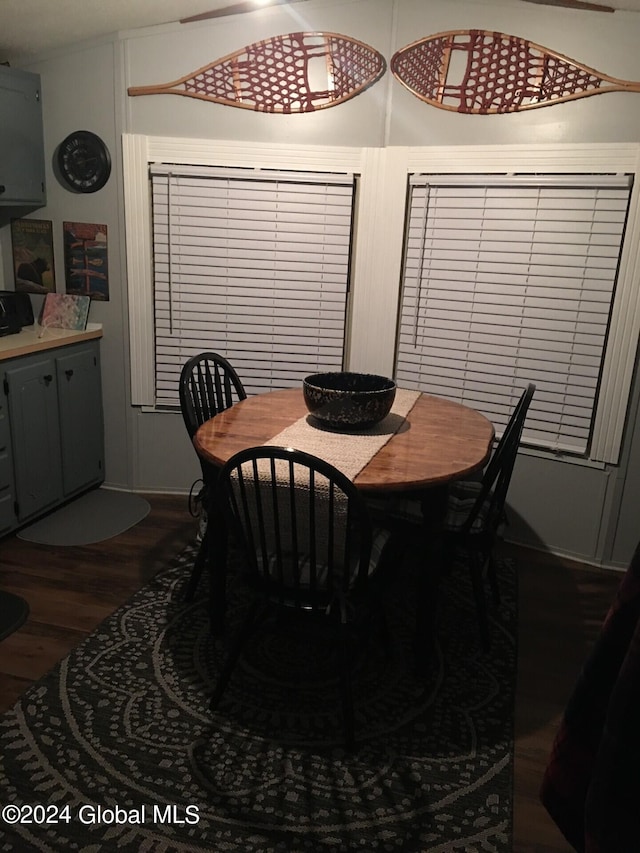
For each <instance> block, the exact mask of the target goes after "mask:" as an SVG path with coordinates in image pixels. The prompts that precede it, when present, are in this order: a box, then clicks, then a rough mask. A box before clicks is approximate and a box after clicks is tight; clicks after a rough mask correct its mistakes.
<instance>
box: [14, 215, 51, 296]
mask: <svg viewBox="0 0 640 853" xmlns="http://www.w3.org/2000/svg"><path fill="white" fill-rule="evenodd" d="M11 247H12V253H13V272H14V278H15V289H16V291H20V292H22V293H44V294H47V293H55V290H56V277H55V265H54V257H53V223H52V222H51V220H49V219H13V220H12V221H11Z"/></svg>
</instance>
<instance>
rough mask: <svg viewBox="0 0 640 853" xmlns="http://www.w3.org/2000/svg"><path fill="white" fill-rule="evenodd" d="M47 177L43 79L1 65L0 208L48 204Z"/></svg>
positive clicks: (17, 213) (36, 75)
mask: <svg viewBox="0 0 640 853" xmlns="http://www.w3.org/2000/svg"><path fill="white" fill-rule="evenodd" d="M44 175H45V172H44V142H43V131H42V105H41V103H40V77H39V75H38V74H32V73H31V72H28V71H21V70H18V69H14V68H6V67H2V66H0V205H3V206H4V205H27V206H29V207H31V208H33V207H38V206H41V205H43V204H45V203H46V196H45V178H44ZM15 215H16V216H18V215H20V214H19V212H16V213H15Z"/></svg>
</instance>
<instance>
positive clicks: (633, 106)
mask: <svg viewBox="0 0 640 853" xmlns="http://www.w3.org/2000/svg"><path fill="white" fill-rule="evenodd" d="M458 28H460V29H468V28H484V29H497V30H501V31H503V32H508V33H512V34H514V35H520V36H523V37H527V38H530V39H532V40H534V41H537V42H539V43H541V44H543V45H545V46H547V47H549V48H551V49H555V50H557V51H558V52H561V53H564V54H566V55H568V56H570V57H572V58H574V59H576V60H579V61H582V62H584V63H585V64H588V65H591V66H594V67H595V68H598V69H600V70H602V71H604V72H608V73H610V74H613V75H617V76H620V77H628V78H629V79H640V53H638V51H637V49H636V45H637V43H638V38H639V36H640V15H637V14H634V13H621V12H617V13H616V14H615V15H604V14H598V13H587V12H575V11H571V10H568V9H560V8H557V9H554V8H550V7H546V6H538V5H534V4H526V3H519V4H514V3H509V4H505V3H501V2H483V0H430V2H429V3H425V2H424V0H343V2H337V1H336V2H331V0H329V2H321V0H310V2H308V3H305V4H303V5H300V6H297V5H296V6H292V7H291V9H290V10H286V9H284V8H283V7H276V8H273V9H266V10H261V11H259V12H256V13H253V14H252V15H244V16H237V17H230V18H223V19H217V20H214V21H208V22H201V23H198V24H190V25H179V24H175V25H166V26H162V27H157V28H152V29H144V30H136V31H132V32H129V33H125V34H122V36H120V37H114V38H113V39H112V40H104V41H102V42H98V43H95V44H92V45H77V46H74V47H72V48H70V49H67V50H65V51H60V52H57V53H56V54H52V55H50V56H46V57H42V58H39V59H38V61H37V62H30V63H29V65H28V68H29V70H33V71H37V72H39V73H40V74H41V75H42V82H43V99H44V111H45V136H46V147H47V156H48V158H51V157H52V156H53V153H54V150H55V147H56V146H57V144H58V143H59V142H60V141H61V139H62V138H63V137H64V136H65V135H66V134H67V133H69V132H70V131H71V130H74V129H79V128H85V129H88V130H93V131H95V132H97V133H99V134H100V135H102V136H103V138H104V139H105V140H106V142H107V144H108V146H109V148H110V150H111V153H112V156H113V159H114V174H113V177H112V179H111V180H110V181H109V183H108V184H107V186H106V187H105V188H104V189H103V190H101V191H100V192H99V193H96V194H95V195H93V196H91V195H90V196H75V195H73V194H71V193H68V192H67V191H66V190H64V189H63V188H62V187H61V186H60V185H59V184H58V182H57V181H56V180H55V178H54V176H53V172H52V169H51V164H49V166H48V174H47V179H48V195H49V203H48V206H47V207H46V208H44V209H43V210H41V211H38V212H37V213H36V214H33V216H34V217H35V218H42V219H52V220H53V222H54V237H56V245H55V248H56V252H57V253H58V255H57V257H56V272H57V278H58V281H59V282H62V281H63V271H62V267H61V264H62V257H61V254H60V253H61V251H62V242H61V229H62V221H63V220H78V221H87V222H91V221H95V222H104V223H106V224H107V225H108V227H109V253H110V287H111V301H110V302H109V303H105V304H102V305H98V304H95V305H94V306H92V314H91V319H92V320H95V321H98V322H102V323H103V326H104V331H105V334H104V339H103V344H102V347H103V383H104V394H105V417H106V427H107V457H106V464H107V481H108V482H109V483H110V484H113V485H116V486H121V487H129V488H132V489H138V490H145V489H149V490H173V491H186V490H188V488H189V486H190V484H191V482H192V481H193V479H195V478H196V477H197V476H198V473H199V466H198V465H197V462H196V460H195V456H194V454H193V451H192V448H191V447H190V445H189V443H188V440H187V437H186V433H185V432H184V427H183V425H182V421H181V419H180V416H179V415H175V416H174V415H166V414H164V415H163V414H156V413H153V414H152V413H145V412H142V411H140V410H139V409H134V408H132V407H130V406H129V391H128V375H129V374H128V350H127V344H128V303H127V292H126V268H125V264H124V247H125V237H126V235H125V233H124V219H123V199H122V187H121V180H122V174H121V157H120V134H121V133H123V132H129V133H139V134H148V135H153V136H177V137H190V138H204V139H231V140H248V141H260V142H265V143H267V142H274V141H275V142H278V143H290V144H308V143H314V144H324V145H343V146H345V145H346V146H362V147H367V148H371V149H375V148H376V147H383V146H412V145H413V146H417V145H419V146H424V145H455V146H459V145H471V144H473V145H479V144H487V145H496V144H514V143H522V142H527V143H529V142H538V143H540V142H542V143H545V142H563V143H568V142H636V141H640V109H638V103H640V102H638V98H639V97H640V96H638V95H636V94H631V93H624V94H611V93H610V94H601V95H598V96H594V97H590V98H585V99H582V100H576V101H574V102H571V103H567V104H559V105H555V106H551V107H547V108H544V109H536V110H529V111H526V112H522V113H519V114H512V115H496V116H464V115H459V114H456V113H451V112H447V111H444V110H438V109H436V108H434V107H431V106H428V105H427V104H424V103H422V102H421V101H420V100H418V99H417V98H416V97H414V96H413V95H411V94H410V93H409V92H407V91H406V90H405V89H404V88H403V87H402V86H400V84H399V83H398V82H397V81H395V79H394V78H393V77H392V75H391V74H390V73H389V72H387V74H386V75H385V76H384V78H383V79H382V80H381V81H380V82H378V83H377V84H376V85H374V86H373V87H372V88H371V89H369V90H367V91H366V92H364V93H363V94H361V95H360V96H358V97H356V98H354V99H352V100H351V101H349V102H347V103H345V104H342V105H340V106H338V107H335V108H330V109H324V110H319V111H316V112H315V113H310V114H304V115H290V116H285V115H266V114H262V113H255V112H253V111H251V110H241V109H234V108H232V107H227V106H222V105H216V104H210V103H206V102H201V101H197V100H194V99H190V98H185V97H179V96H175V95H164V96H145V97H135V98H133V97H128V96H127V94H126V89H127V87H128V86H130V85H136V86H137V85H146V84H158V83H163V82H167V81H169V80H172V79H174V78H177V77H180V76H182V75H184V74H188V73H190V72H192V71H194V70H195V69H196V68H198V67H200V66H203V65H206V64H208V63H209V62H211V61H213V60H215V59H217V58H220V57H222V56H224V55H226V54H227V53H229V52H230V51H232V50H234V49H237V48H240V47H242V46H244V45H247V44H249V43H251V42H252V41H255V40H258V39H260V38H265V37H268V36H270V35H275V34H278V33H284V32H291V31H297V30H304V31H322V30H324V31H331V32H338V33H344V34H345V35H350V36H352V37H354V38H357V39H359V40H361V41H364V42H366V43H367V44H369V45H371V46H373V47H375V48H376V49H377V50H379V51H380V52H381V53H383V55H384V56H385V57H386V58H387V61H389V60H390V58H391V56H392V54H393V52H394V51H395V50H396V49H399V48H400V47H403V46H405V45H406V44H408V43H410V42H412V41H414V40H416V39H418V38H421V37H423V36H426V35H429V34H431V33H435V32H438V31H441V30H449V29H458ZM25 67H27V66H25ZM374 191H375V188H374ZM385 215H388V216H390V217H391V218H392V221H395V219H396V216H397V210H396V211H381V212H380V216H381V218H382V220H384V216H385ZM7 231H8V229H7V228H4V229H0V252H1V253H2V266H3V269H4V271H5V278H6V285H5V286H7V287H12V282H11V278H10V272H8V271H7V270H8V267H10V264H9V258H10V250H9V249H8V248H7V245H8V243H7ZM394 263H395V261H394ZM392 271H393V264H391V265H390V269H389V275H390V276H391V275H392ZM391 286H392V287H397V280H395V281H394V282H393V285H391ZM357 299H358V295H357V294H356V300H357ZM376 304H377V305H378V307H375V305H374V306H373V307H372V308H371V311H372V314H374V315H375V314H376V312H377V314H378V315H382V316H372V318H371V326H369V324H364V325H363V326H361V327H360V328H359V329H358V330H357V331H356V346H355V351H356V362H357V363H354V366H356V367H358V368H366V367H367V363H366V362H367V361H368V359H369V358H370V357H373V356H372V355H371V356H369V355H368V354H367V353H373V351H374V350H375V342H374V343H373V344H372V343H371V340H370V338H371V336H370V332H369V329H370V328H373V329H375V328H376V325H375V324H376V323H383V324H386V323H387V322H388V318H387V317H386V316H384V314H383V309H382V308H381V307H380V306H383V305H384V304H385V300H384V298H382V299H380V300H379V302H378V303H376ZM365 326H366V328H365ZM367 347H369V349H367ZM630 440H631V436H629V437H628V441H630ZM624 481H625V471H624V470H622V471H621V470H618V469H614V470H613V471H608V470H606V469H598V468H593V467H589V466H580V465H574V464H566V463H563V462H558V461H556V460H554V459H551V458H548V457H547V458H545V457H540V456H536V455H532V456H528V455H527V456H523V458H522V459H521V460H520V461H519V463H518V468H517V471H516V476H515V479H514V484H513V490H512V495H511V498H512V501H511V502H512V503H513V505H514V510H515V513H514V515H515V522H514V526H513V530H514V535H515V536H516V537H517V538H519V539H520V540H522V541H526V542H531V543H532V544H539V543H540V542H542V543H544V544H545V545H546V546H548V547H550V548H552V549H554V550H557V551H559V552H562V553H567V554H572V555H576V556H580V557H582V558H585V559H590V560H594V561H598V560H604V561H606V560H607V559H608V556H609V550H610V548H611V542H612V535H611V530H612V529H613V527H615V526H616V518H613V517H612V515H611V513H612V507H613V506H614V505H615V501H614V500H613V493H614V490H615V489H617V490H618V491H619V490H620V488H621V484H624ZM540 496H543V498H541V497H540ZM639 535H640V533H639ZM627 538H629V537H628V535H627ZM630 538H631V539H632V538H633V536H631V537H630ZM622 551H624V548H623V549H622ZM617 553H621V552H620V549H618V552H617Z"/></svg>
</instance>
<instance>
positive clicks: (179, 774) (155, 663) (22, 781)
mask: <svg viewBox="0 0 640 853" xmlns="http://www.w3.org/2000/svg"><path fill="white" fill-rule="evenodd" d="M193 556H194V551H193V549H192V548H189V549H187V551H185V552H184V553H183V554H182V555H180V556H179V557H178V558H177V559H176V560H175V561H174V562H173V564H172V565H171V566H169V567H168V568H167V569H166V570H163V571H162V572H161V573H159V574H158V575H157V576H156V578H155V579H154V580H153V581H152V582H151V583H150V584H149V585H148V586H146V587H144V588H143V589H142V590H140V591H139V592H138V593H137V594H136V595H135V596H133V598H132V599H131V600H130V601H129V602H128V603H127V604H125V605H124V606H123V607H122V608H120V609H119V610H118V611H117V612H116V613H115V614H114V615H113V616H111V617H110V618H109V619H107V620H106V621H105V622H104V623H103V624H102V625H101V626H100V627H99V628H98V629H97V630H96V631H95V632H94V633H93V634H92V635H91V636H90V637H89V638H88V639H87V640H86V641H84V642H83V643H82V644H81V645H80V646H79V647H78V648H77V649H76V650H74V651H73V652H72V653H71V654H70V655H69V656H68V657H67V658H66V659H64V660H63V661H62V663H61V664H60V665H59V666H58V667H57V668H56V669H55V670H54V671H52V672H51V673H49V675H47V676H46V677H45V678H44V679H42V680H41V681H40V682H38V683H37V684H35V685H34V686H33V687H32V688H30V689H29V690H28V691H27V693H25V695H24V696H23V698H22V699H21V701H20V702H19V703H18V704H17V705H16V706H15V707H14V708H13V709H12V710H11V711H10V712H8V713H7V714H5V715H4V716H3V717H2V718H0V755H1V756H2V758H1V764H0V794H1V796H0V805H3V806H4V809H3V810H2V811H1V813H0V850H2V851H21V853H22V851H26V850H34V851H35V850H37V851H65V853H67V851H82V853H97V852H98V851H111V850H124V851H135V853H139V851H154V853H157V852H159V851H163V853H172V851H176V853H177V851H203V853H204V851H216V853H221V851H234V853H271V851H279V853H280V851H281V853H308V852H309V851H336V853H338V852H339V851H340V852H341V851H351V850H361V851H367V853H370V851H399V850H402V851H415V853H426V851H429V853H435V851H456V850H457V851H464V853H474V851H478V853H480V851H483V853H485V852H486V851H501V852H502V851H504V853H507V851H509V850H510V849H511V843H510V842H511V809H512V758H513V756H512V749H513V737H512V729H513V704H514V689H515V668H516V640H515V637H516V629H517V625H516V621H517V617H516V603H515V602H516V579H515V571H514V567H513V565H511V564H510V563H503V564H502V565H501V569H500V583H501V591H502V594H503V603H502V604H501V606H500V608H498V609H497V610H496V611H495V612H494V614H493V616H494V621H493V636H492V642H493V645H492V651H491V653H490V654H485V653H483V652H482V651H481V649H480V645H479V641H478V632H477V623H476V619H475V610H474V606H473V601H472V595H471V590H470V586H469V583H468V578H467V575H466V573H465V572H463V571H458V570H456V571H454V572H453V573H452V575H451V576H450V577H448V578H447V579H446V581H445V586H444V589H443V593H442V604H441V607H440V612H439V617H438V625H437V636H438V644H437V654H436V655H435V656H434V659H433V662H432V666H431V670H430V672H429V673H428V674H427V675H426V676H423V677H422V678H418V677H417V676H416V675H415V674H414V669H413V656H412V624H413V617H414V613H413V599H414V595H413V591H412V578H411V574H412V571H413V570H416V569H417V568H418V567H417V566H409V567H407V575H406V577H403V578H402V580H401V581H398V583H397V584H396V587H395V589H394V590H393V591H392V594H391V595H390V596H389V598H388V602H387V605H388V614H389V622H390V629H391V635H392V647H391V649H389V648H388V647H385V646H383V645H380V648H378V643H377V642H376V641H373V642H372V643H371V644H370V645H369V646H368V647H367V649H365V650H363V652H362V653H361V654H360V656H359V657H358V659H357V661H356V667H355V669H356V675H355V684H354V688H355V689H354V693H355V701H356V727H357V731H356V733H357V737H358V741H359V744H360V747H359V749H358V751H357V752H356V753H353V754H349V753H346V752H345V751H344V749H343V748H342V718H341V713H340V700H339V692H338V684H337V679H336V677H335V673H336V671H337V670H336V661H335V660H334V657H333V653H332V651H331V649H330V648H328V647H327V646H326V644H325V643H323V642H322V641H321V639H320V638H319V637H313V636H308V635H305V638H304V639H302V637H300V636H297V635H296V631H295V628H294V627H292V626H286V625H285V626H282V628H281V630H280V631H278V632H271V631H270V632H261V633H258V634H256V635H255V638H254V640H253V641H251V642H250V644H249V645H248V646H247V648H246V651H245V653H244V655H243V657H242V658H241V659H240V662H239V664H238V666H237V668H236V671H235V673H234V676H233V678H232V680H231V682H230V684H229V686H228V688H227V691H226V693H225V695H224V697H223V699H222V701H221V703H220V705H219V707H218V709H217V711H216V712H215V714H210V713H209V712H208V709H207V704H208V697H209V695H210V693H211V691H212V688H213V684H214V682H215V677H216V673H217V672H218V671H219V669H220V665H221V661H222V660H223V657H224V652H225V644H224V643H223V642H222V641H215V642H214V641H213V640H212V639H211V638H210V637H209V635H208V631H207V616H206V607H205V602H206V592H205V591H203V595H202V598H201V599H200V600H199V601H196V602H194V603H191V604H185V603H183V602H182V600H181V591H182V589H183V587H184V585H185V583H186V581H187V579H188V577H189V573H190V568H191V563H192V560H193ZM230 586H231V590H230V598H231V601H232V605H231V608H230V612H231V613H233V614H234V617H233V619H232V620H231V621H232V622H233V621H236V620H237V618H239V616H240V615H241V613H242V611H243V608H244V606H245V601H244V593H243V591H242V589H241V587H240V586H239V585H238V584H233V583H231V584H230ZM230 633H233V625H232V629H231V632H230ZM7 804H9V805H8V806H7Z"/></svg>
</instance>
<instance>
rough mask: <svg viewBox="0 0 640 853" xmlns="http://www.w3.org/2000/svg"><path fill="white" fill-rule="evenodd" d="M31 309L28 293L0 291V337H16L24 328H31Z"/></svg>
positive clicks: (32, 320) (32, 321)
mask: <svg viewBox="0 0 640 853" xmlns="http://www.w3.org/2000/svg"><path fill="white" fill-rule="evenodd" d="M33 323H34V319H33V307H32V305H31V297H30V296H29V294H28V293H17V292H16V291H14V290H0V337H3V336H4V335H16V334H17V333H18V332H20V331H22V329H23V327H24V326H33Z"/></svg>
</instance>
